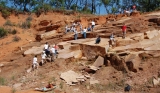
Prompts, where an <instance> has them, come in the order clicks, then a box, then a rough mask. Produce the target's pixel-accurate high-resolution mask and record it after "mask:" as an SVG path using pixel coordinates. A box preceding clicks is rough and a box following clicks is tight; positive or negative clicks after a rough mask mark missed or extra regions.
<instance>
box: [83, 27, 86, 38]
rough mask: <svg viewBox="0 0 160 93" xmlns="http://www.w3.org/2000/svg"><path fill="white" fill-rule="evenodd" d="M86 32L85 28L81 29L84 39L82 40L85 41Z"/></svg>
mask: <svg viewBox="0 0 160 93" xmlns="http://www.w3.org/2000/svg"><path fill="white" fill-rule="evenodd" d="M86 32H87V28H86V27H85V28H84V29H83V37H84V39H86Z"/></svg>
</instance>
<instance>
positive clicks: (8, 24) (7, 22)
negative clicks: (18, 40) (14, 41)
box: [4, 20, 13, 26]
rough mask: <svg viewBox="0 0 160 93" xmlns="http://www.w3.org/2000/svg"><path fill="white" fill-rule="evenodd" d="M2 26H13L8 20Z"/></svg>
mask: <svg viewBox="0 0 160 93" xmlns="http://www.w3.org/2000/svg"><path fill="white" fill-rule="evenodd" d="M4 26H13V24H12V22H11V21H10V20H7V21H6V22H5V24H4Z"/></svg>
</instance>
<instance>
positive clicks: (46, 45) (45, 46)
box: [44, 42, 49, 54]
mask: <svg viewBox="0 0 160 93" xmlns="http://www.w3.org/2000/svg"><path fill="white" fill-rule="evenodd" d="M48 47H49V45H48V42H46V43H45V45H44V51H45V53H46V54H47V51H48Z"/></svg>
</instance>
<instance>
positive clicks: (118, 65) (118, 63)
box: [106, 53, 127, 72]
mask: <svg viewBox="0 0 160 93" xmlns="http://www.w3.org/2000/svg"><path fill="white" fill-rule="evenodd" d="M106 59H107V60H109V61H110V64H111V66H113V67H114V68H115V69H117V70H119V71H124V72H126V71H127V69H126V67H125V63H124V62H125V60H123V59H121V58H120V57H119V56H118V55H117V54H114V53H111V54H108V55H107V56H106Z"/></svg>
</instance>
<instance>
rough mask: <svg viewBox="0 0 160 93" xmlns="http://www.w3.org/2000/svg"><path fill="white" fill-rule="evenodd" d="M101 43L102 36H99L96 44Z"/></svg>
mask: <svg viewBox="0 0 160 93" xmlns="http://www.w3.org/2000/svg"><path fill="white" fill-rule="evenodd" d="M100 42H101V37H100V36H98V37H97V39H96V42H95V44H99V43H100Z"/></svg>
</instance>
